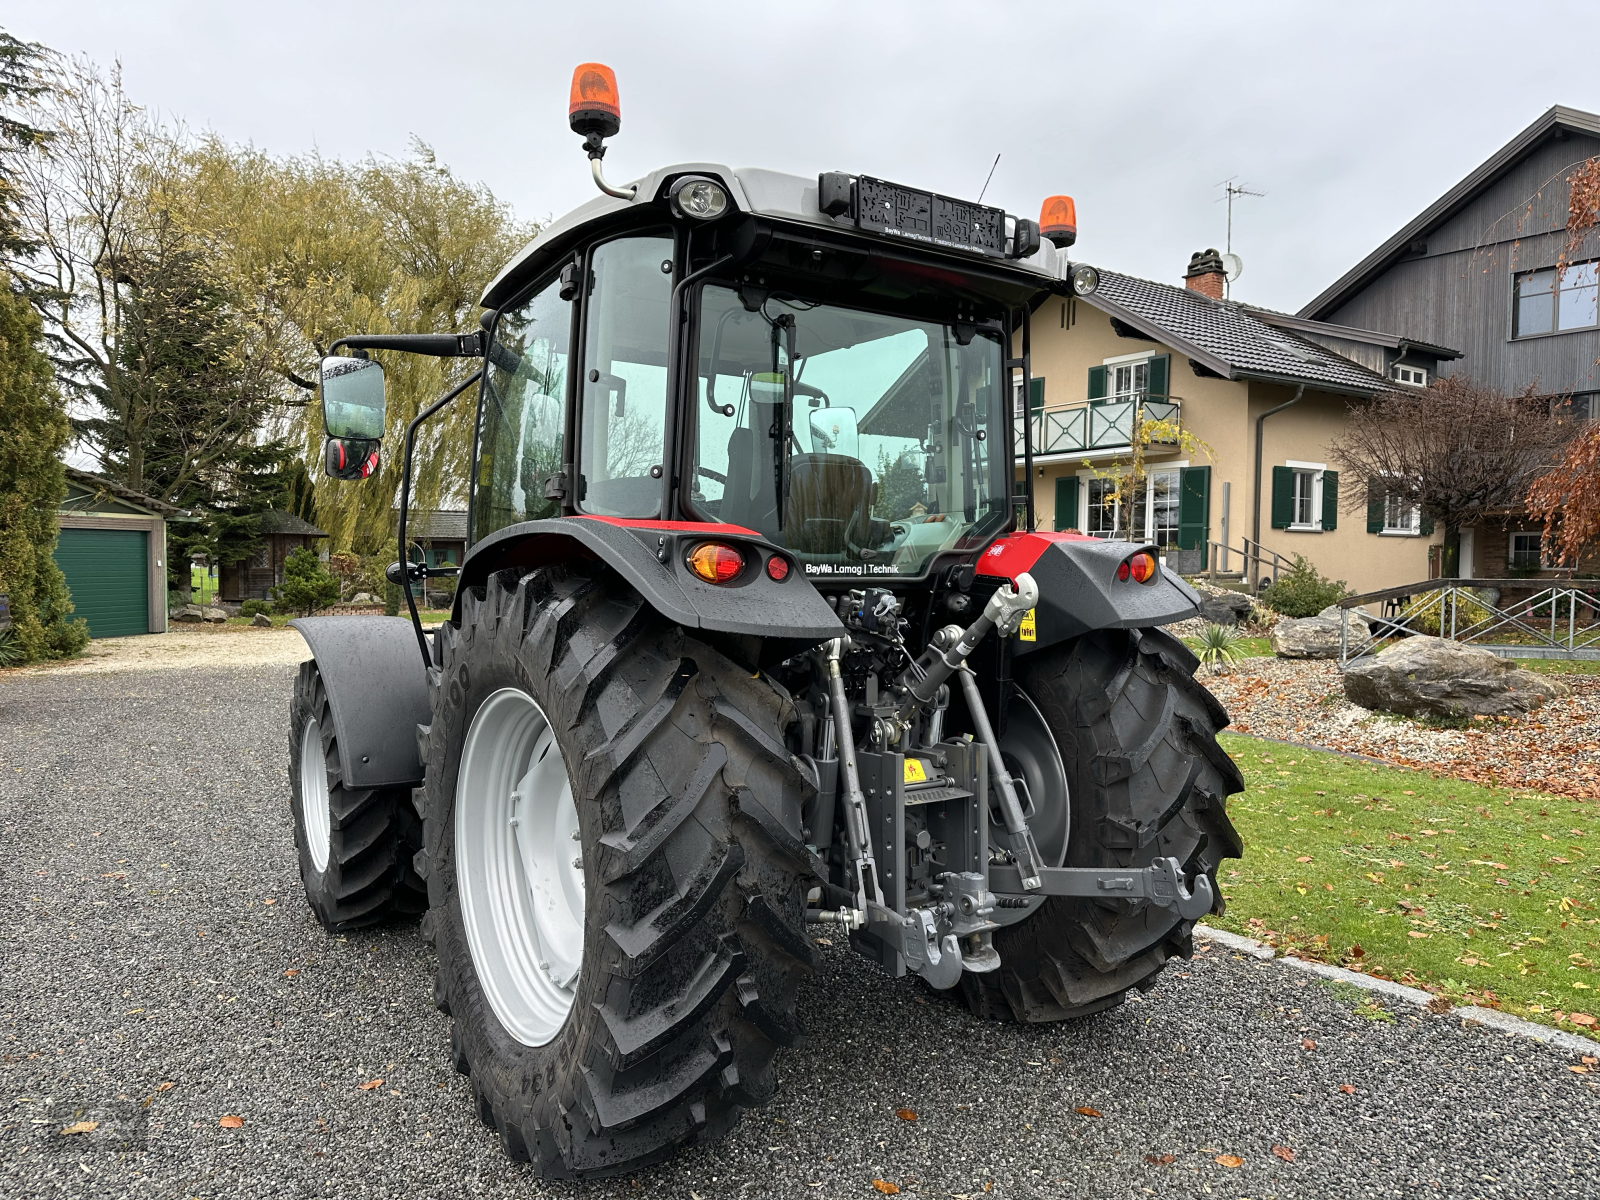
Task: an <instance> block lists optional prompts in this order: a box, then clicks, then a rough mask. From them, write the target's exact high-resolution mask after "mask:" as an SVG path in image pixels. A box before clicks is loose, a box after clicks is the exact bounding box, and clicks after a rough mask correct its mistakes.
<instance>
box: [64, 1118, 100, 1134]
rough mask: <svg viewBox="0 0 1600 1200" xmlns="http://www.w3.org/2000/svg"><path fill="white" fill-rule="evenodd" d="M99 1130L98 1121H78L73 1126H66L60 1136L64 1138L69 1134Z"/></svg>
mask: <svg viewBox="0 0 1600 1200" xmlns="http://www.w3.org/2000/svg"><path fill="white" fill-rule="evenodd" d="M99 1128H100V1122H99V1121H79V1122H77V1123H76V1124H75V1125H68V1126H67V1127H66V1128H65V1129H63V1130H62V1131H61V1136H62V1137H66V1136H67V1134H69V1133H93V1132H94V1131H95V1130H96V1129H99Z"/></svg>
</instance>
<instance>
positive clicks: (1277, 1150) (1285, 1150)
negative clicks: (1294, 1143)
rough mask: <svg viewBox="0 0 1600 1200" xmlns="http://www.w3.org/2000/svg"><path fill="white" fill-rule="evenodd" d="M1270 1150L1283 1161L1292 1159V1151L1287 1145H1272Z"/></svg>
mask: <svg viewBox="0 0 1600 1200" xmlns="http://www.w3.org/2000/svg"><path fill="white" fill-rule="evenodd" d="M1272 1152H1273V1153H1274V1154H1276V1155H1277V1156H1278V1157H1279V1158H1281V1159H1283V1161H1284V1162H1293V1161H1294V1151H1293V1150H1291V1149H1289V1147H1287V1146H1273V1148H1272Z"/></svg>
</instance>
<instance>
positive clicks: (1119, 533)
mask: <svg viewBox="0 0 1600 1200" xmlns="http://www.w3.org/2000/svg"><path fill="white" fill-rule="evenodd" d="M1088 484H1089V521H1088V526H1089V527H1088V529H1087V530H1086V531H1085V532H1087V533H1089V534H1092V535H1093V536H1095V537H1101V538H1111V539H1114V540H1117V541H1128V540H1131V541H1135V542H1150V543H1152V544H1153V545H1155V546H1158V547H1160V548H1161V549H1163V550H1165V549H1167V548H1169V547H1176V546H1177V544H1178V472H1177V470H1176V469H1169V470H1162V471H1151V472H1150V473H1149V474H1148V475H1146V476H1145V478H1144V481H1143V482H1142V483H1139V484H1137V485H1133V486H1130V487H1129V488H1128V489H1127V491H1128V492H1129V494H1128V495H1124V496H1123V497H1122V498H1121V499H1120V500H1118V499H1115V498H1114V497H1113V493H1114V491H1115V489H1116V483H1115V481H1114V480H1110V479H1096V478H1091V479H1089V481H1088Z"/></svg>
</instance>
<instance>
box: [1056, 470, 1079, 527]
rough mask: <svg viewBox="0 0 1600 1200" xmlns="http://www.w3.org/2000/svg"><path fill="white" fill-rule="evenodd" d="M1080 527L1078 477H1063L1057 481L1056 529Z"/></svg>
mask: <svg viewBox="0 0 1600 1200" xmlns="http://www.w3.org/2000/svg"><path fill="white" fill-rule="evenodd" d="M1077 527H1078V477H1077V476H1076V475H1062V476H1060V477H1059V478H1058V479H1057V480H1056V528H1057V529H1076V528H1077Z"/></svg>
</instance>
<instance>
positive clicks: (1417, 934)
mask: <svg viewBox="0 0 1600 1200" xmlns="http://www.w3.org/2000/svg"><path fill="white" fill-rule="evenodd" d="M1406 936H1407V937H1411V938H1425V937H1427V936H1428V934H1426V933H1423V932H1422V930H1420V929H1413V930H1411V932H1409V933H1407V934H1406Z"/></svg>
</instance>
